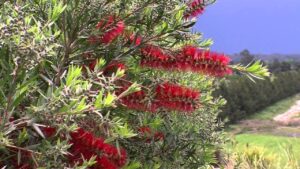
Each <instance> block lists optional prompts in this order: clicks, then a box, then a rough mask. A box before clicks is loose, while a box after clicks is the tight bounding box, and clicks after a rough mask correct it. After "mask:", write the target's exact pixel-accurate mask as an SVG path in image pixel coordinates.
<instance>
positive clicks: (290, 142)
mask: <svg viewBox="0 0 300 169" xmlns="http://www.w3.org/2000/svg"><path fill="white" fill-rule="evenodd" d="M235 141H236V145H235V146H234V150H235V151H239V152H243V151H245V149H246V147H262V148H264V150H265V153H266V154H267V155H272V156H274V155H275V156H277V157H278V160H280V161H283V162H286V161H288V157H287V154H285V152H286V150H287V149H288V147H289V146H292V147H290V148H291V149H292V151H293V153H294V155H295V157H297V160H298V161H299V162H300V138H292V137H282V136H273V135H260V134H239V135H236V136H235Z"/></svg>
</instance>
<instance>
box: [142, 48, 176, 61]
mask: <svg viewBox="0 0 300 169" xmlns="http://www.w3.org/2000/svg"><path fill="white" fill-rule="evenodd" d="M141 53H142V55H143V56H144V57H145V58H149V59H150V60H168V59H170V57H169V56H168V55H165V54H164V52H163V50H162V49H161V48H159V47H157V46H154V45H147V46H145V47H144V48H142V49H141Z"/></svg>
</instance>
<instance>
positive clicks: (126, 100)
mask: <svg viewBox="0 0 300 169" xmlns="http://www.w3.org/2000/svg"><path fill="white" fill-rule="evenodd" d="M126 89H127V88H126ZM126 89H125V88H124V90H123V91H125V90H126ZM145 99H146V93H145V91H143V90H141V91H137V92H134V93H131V94H129V95H127V96H125V97H122V98H121V99H120V100H121V103H122V104H123V105H125V106H126V107H127V108H129V109H134V110H140V111H150V112H155V111H156V107H155V106H154V105H147V104H146V103H145Z"/></svg>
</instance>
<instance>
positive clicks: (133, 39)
mask: <svg viewBox="0 0 300 169" xmlns="http://www.w3.org/2000/svg"><path fill="white" fill-rule="evenodd" d="M128 41H129V42H130V43H132V44H134V45H136V46H138V45H140V44H141V43H142V37H141V36H139V35H135V34H131V35H130V36H129V38H128Z"/></svg>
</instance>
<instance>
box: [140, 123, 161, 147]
mask: <svg viewBox="0 0 300 169" xmlns="http://www.w3.org/2000/svg"><path fill="white" fill-rule="evenodd" d="M138 131H139V133H140V135H141V136H142V137H144V138H146V142H147V143H149V142H151V140H152V139H153V140H154V141H162V140H164V138H165V135H164V133H162V132H159V131H157V132H154V133H153V131H152V129H151V128H150V127H149V126H142V127H139V128H138Z"/></svg>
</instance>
